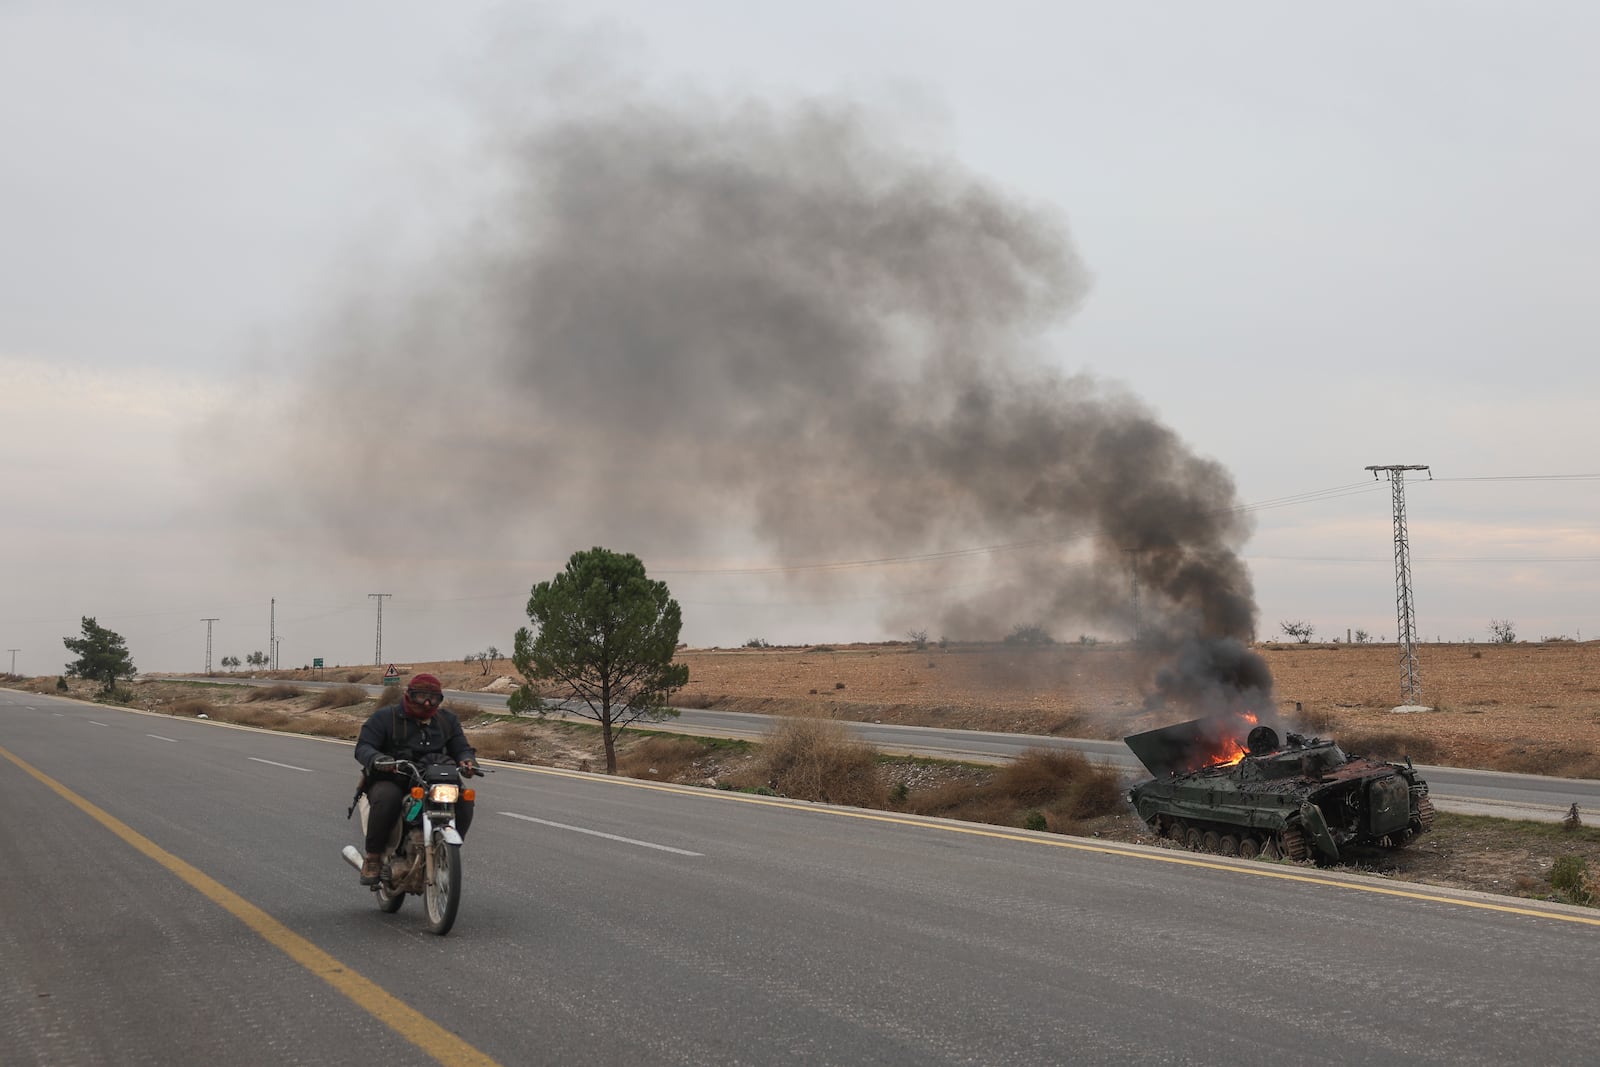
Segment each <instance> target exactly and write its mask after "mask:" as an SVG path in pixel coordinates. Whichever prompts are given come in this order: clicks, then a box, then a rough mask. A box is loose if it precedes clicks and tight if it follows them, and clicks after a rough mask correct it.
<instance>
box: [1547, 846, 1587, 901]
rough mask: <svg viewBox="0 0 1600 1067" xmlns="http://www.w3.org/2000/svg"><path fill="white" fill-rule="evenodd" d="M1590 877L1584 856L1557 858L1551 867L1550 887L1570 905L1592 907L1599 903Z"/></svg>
mask: <svg viewBox="0 0 1600 1067" xmlns="http://www.w3.org/2000/svg"><path fill="white" fill-rule="evenodd" d="M1588 875H1589V871H1588V864H1587V863H1586V862H1585V861H1584V858H1583V857H1582V856H1557V857H1556V860H1555V862H1554V863H1552V864H1551V865H1550V887H1551V888H1552V889H1554V890H1555V891H1556V894H1557V895H1558V896H1560V897H1561V898H1562V899H1563V900H1565V901H1567V902H1568V903H1569V904H1582V905H1585V906H1592V905H1594V904H1595V903H1597V901H1596V899H1595V893H1594V886H1593V883H1592V882H1591V881H1590V880H1589V877H1588Z"/></svg>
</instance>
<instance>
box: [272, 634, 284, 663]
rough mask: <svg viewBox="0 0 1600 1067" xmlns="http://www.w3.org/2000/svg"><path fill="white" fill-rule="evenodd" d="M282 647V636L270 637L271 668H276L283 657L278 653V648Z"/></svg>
mask: <svg viewBox="0 0 1600 1067" xmlns="http://www.w3.org/2000/svg"><path fill="white" fill-rule="evenodd" d="M282 648H283V638H281V637H274V638H273V639H272V669H273V670H277V669H278V664H279V663H281V662H282V661H283V657H282V656H281V655H280V650H281V649H282Z"/></svg>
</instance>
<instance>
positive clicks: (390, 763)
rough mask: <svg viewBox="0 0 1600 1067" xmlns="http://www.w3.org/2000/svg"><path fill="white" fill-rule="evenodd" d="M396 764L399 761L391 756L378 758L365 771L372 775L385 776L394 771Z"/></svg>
mask: <svg viewBox="0 0 1600 1067" xmlns="http://www.w3.org/2000/svg"><path fill="white" fill-rule="evenodd" d="M398 763H399V761H398V760H396V759H395V758H394V757H393V756H379V757H378V758H377V759H375V760H373V761H372V763H371V765H370V766H368V767H367V770H368V771H369V772H371V773H373V774H386V773H387V772H389V771H392V770H394V769H395V767H396V766H397V765H398Z"/></svg>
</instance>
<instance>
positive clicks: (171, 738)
mask: <svg viewBox="0 0 1600 1067" xmlns="http://www.w3.org/2000/svg"><path fill="white" fill-rule="evenodd" d="M145 736H146V737H153V738H155V739H156V740H157V741H170V742H171V743H172V744H174V745H175V744H177V743H178V739H177V738H176V737H162V736H161V735H160V734H145Z"/></svg>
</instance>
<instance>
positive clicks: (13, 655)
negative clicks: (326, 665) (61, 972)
mask: <svg viewBox="0 0 1600 1067" xmlns="http://www.w3.org/2000/svg"><path fill="white" fill-rule="evenodd" d="M1579 640H1580V641H1581V640H1583V639H1582V638H1581V637H1580V638H1579ZM6 651H7V652H9V653H11V673H12V674H16V673H17V653H18V652H21V651H22V649H20V648H8V649H6Z"/></svg>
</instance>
